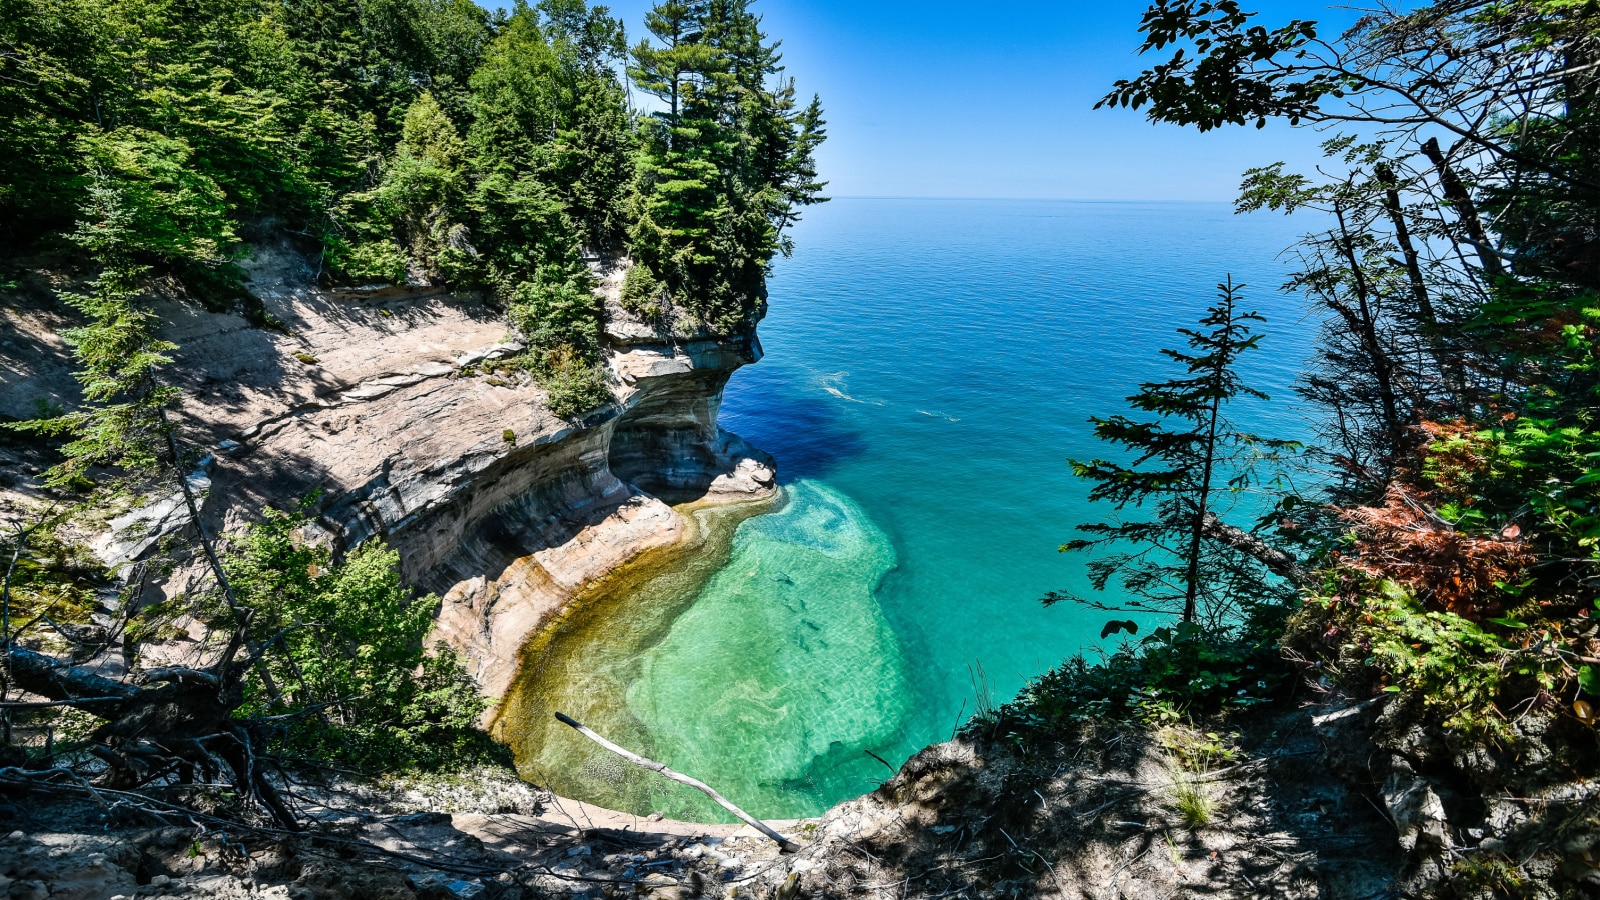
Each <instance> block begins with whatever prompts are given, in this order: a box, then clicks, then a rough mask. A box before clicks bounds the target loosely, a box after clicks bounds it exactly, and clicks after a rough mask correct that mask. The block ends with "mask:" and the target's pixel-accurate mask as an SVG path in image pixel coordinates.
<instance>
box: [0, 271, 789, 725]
mask: <svg viewBox="0 0 1600 900" xmlns="http://www.w3.org/2000/svg"><path fill="white" fill-rule="evenodd" d="M246 269H247V271H248V273H249V277H250V280H249V282H248V287H249V288H250V290H251V292H252V293H253V294H254V296H255V297H257V298H259V300H260V303H261V306H262V309H263V311H264V313H265V314H266V317H267V321H269V322H277V323H281V327H270V328H261V327H256V326H253V325H252V324H251V323H250V322H248V321H246V319H245V318H243V317H241V316H239V315H236V314H232V313H217V312H208V311H206V310H204V309H202V308H200V307H198V306H196V305H195V304H193V303H192V302H187V301H184V300H182V299H179V298H177V297H161V298H158V299H157V300H156V305H157V307H158V311H159V312H160V314H161V316H162V318H163V320H164V321H165V322H167V323H168V326H167V334H166V336H167V337H168V338H169V339H170V340H172V341H173V342H175V343H176V344H178V345H179V347H180V350H179V351H178V352H177V354H176V356H175V359H174V362H173V365H171V366H170V367H169V369H168V371H169V373H170V374H169V377H170V378H171V379H172V380H173V381H175V382H176V383H177V384H178V385H179V386H181V387H182V388H183V390H184V397H185V400H184V404H183V408H182V410H181V415H180V421H181V423H182V426H181V427H182V431H183V436H184V439H185V441H186V442H188V443H189V444H191V445H195V446H200V447H203V448H208V449H209V450H210V451H211V453H212V456H211V458H210V459H209V460H207V461H205V463H204V469H203V471H200V472H197V473H195V475H193V476H191V478H192V482H191V483H193V484H196V485H199V486H202V487H205V488H206V489H207V499H206V504H205V516H206V517H207V518H208V519H209V520H210V521H209V524H210V525H211V526H212V527H213V528H214V529H217V530H227V529H232V528H237V527H239V526H240V525H242V524H244V523H246V522H248V521H250V520H251V519H252V518H254V517H256V516H258V515H259V514H260V511H261V509H262V508H263V507H266V506H273V507H277V508H283V509H287V508H290V507H292V506H293V505H294V504H295V503H297V502H299V501H300V500H301V499H302V498H305V497H307V496H311V495H313V494H314V493H315V494H316V496H317V500H316V502H315V507H314V508H315V512H316V515H317V523H318V527H320V528H321V529H322V530H323V531H324V532H325V534H324V535H323V537H324V538H325V539H327V540H330V541H332V542H333V543H335V544H336V545H338V546H340V547H350V546H354V545H356V544H358V543H360V542H362V541H365V540H368V539H370V538H372V537H375V536H377V537H382V538H383V539H385V540H387V541H388V542H389V543H390V544H391V545H392V546H394V547H395V548H396V549H397V550H398V551H399V552H400V555H401V559H402V561H403V562H402V565H403V571H404V574H405V576H406V578H407V579H408V580H410V581H411V582H412V583H414V584H416V585H418V586H419V587H420V588H423V589H425V590H429V591H434V592H437V593H439V594H440V595H442V596H443V597H444V598H445V602H444V605H443V609H442V610H441V612H440V615H439V624H438V634H439V635H440V636H442V637H443V638H444V639H446V640H447V641H449V642H450V643H451V644H452V645H454V646H456V647H457V648H459V649H461V650H462V651H464V652H465V653H466V654H467V657H468V659H469V664H470V665H471V666H472V668H473V670H474V671H475V673H476V675H477V676H478V678H479V680H480V681H481V683H482V684H483V686H484V689H485V690H486V691H487V692H488V693H489V694H490V695H491V696H497V695H499V694H500V693H501V691H502V690H503V689H504V687H505V686H506V684H507V683H508V682H509V680H510V678H511V677H512V675H513V674H514V671H515V660H516V652H517V649H518V648H519V647H520V645H521V644H522V642H523V640H524V639H525V638H526V637H527V636H528V635H529V634H530V633H531V632H532V631H533V630H534V629H535V628H536V627H537V625H538V624H539V622H540V621H542V620H543V619H544V618H545V617H546V616H548V615H550V614H551V613H552V612H554V611H555V610H557V609H558V608H559V607H560V606H561V605H562V603H564V602H565V600H566V599H568V598H569V597H570V596H571V595H572V593H573V592H574V591H576V590H578V589H579V588H581V587H582V586H583V585H584V584H586V583H587V582H588V581H590V580H592V579H594V578H595V577H597V576H599V575H601V574H604V573H605V572H606V571H609V570H610V569H611V568H614V567H615V566H617V565H618V564H620V563H621V562H623V561H625V560H627V559H629V558H631V557H632V556H634V555H635V554H637V553H639V552H641V551H643V550H645V549H647V548H650V547H654V546H660V545H662V544H665V543H669V542H671V541H673V540H675V539H676V538H677V537H678V536H679V535H680V533H681V532H682V530H683V527H684V524H683V520H682V519H681V517H679V515H678V514H677V513H676V512H674V511H673V510H672V508H671V507H670V506H669V505H668V504H667V502H665V501H664V499H663V498H666V500H675V499H679V498H685V497H689V496H704V495H708V494H709V495H716V496H731V497H750V496H759V495H763V494H766V493H768V492H770V491H771V490H772V484H773V469H772V463H771V460H770V459H769V458H768V457H766V456H765V455H763V454H761V453H759V452H758V451H755V450H752V449H751V448H749V447H747V446H745V444H744V443H743V442H742V441H741V440H739V439H738V438H737V437H736V436H733V435H730V434H726V433H724V432H722V431H720V430H719V429H718V427H717V409H718V405H719V402H720V399H721V395H722V389H723V386H724V385H725V384H726V383H727V381H728V378H729V376H730V375H731V374H732V373H733V372H734V370H736V369H738V368H739V367H740V366H743V365H747V364H749V363H753V362H755V361H756V360H758V359H759V358H760V355H761V349H760V344H759V343H758V341H757V339H756V337H755V335H754V333H750V334H746V335H742V336H739V337H736V338H724V339H717V338H712V337H710V336H708V335H706V334H704V333H701V332H696V331H694V330H692V329H687V328H684V327H681V326H678V327H672V326H661V325H651V324H649V323H644V322H640V321H637V320H634V319H631V318H630V317H629V316H627V314H626V313H624V312H623V311H622V310H621V308H620V307H619V306H618V305H617V304H616V302H615V295H616V290H617V287H618V286H619V284H620V277H621V272H620V270H619V269H616V268H601V267H598V266H597V272H598V274H599V275H600V276H601V284H602V288H601V291H602V293H603V294H605V295H606V300H607V302H606V309H607V315H606V317H605V318H606V323H605V328H604V335H605V337H604V340H605V347H606V349H605V353H606V359H607V365H608V367H609V369H610V371H611V374H612V379H613V387H614V394H615V397H616V399H615V402H614V403H612V404H610V405H608V406H606V407H604V408H601V409H598V410H595V411H592V412H591V413H589V414H587V415H586V416H585V417H584V418H583V419H581V420H579V421H568V420H563V419H560V418H557V417H555V416H553V415H552V414H551V413H550V412H549V410H548V407H547V405H546V403H545V397H544V394H543V392H542V391H541V390H540V389H539V388H538V387H537V385H535V384H534V383H533V382H532V380H531V379H529V378H528V377H527V376H526V375H521V374H515V373H507V372H499V373H496V371H495V369H496V363H497V362H498V361H499V360H501V359H504V358H506V357H509V356H511V355H513V354H515V353H516V352H517V351H519V350H520V349H521V347H520V345H519V344H518V343H517V342H516V340H515V338H514V336H513V335H511V334H510V333H509V332H508V329H507V325H506V323H505V321H504V319H503V317H502V316H501V315H500V314H499V313H498V312H497V311H495V310H493V309H491V308H489V307H488V306H487V305H486V304H485V303H484V302H483V301H482V300H481V299H479V298H476V297H472V296H456V295H452V294H449V293H446V292H443V291H441V290H438V289H435V288H428V287H414V288H373V289H368V290H356V291H339V292H332V291H328V290H325V289H322V288H320V287H318V286H317V284H316V272H315V271H314V269H313V267H312V264H311V263H310V262H308V261H307V260H306V259H305V258H304V257H303V256H301V255H300V254H298V253H296V252H295V251H294V250H293V249H292V248H290V247H288V246H285V245H272V246H262V247H257V248H255V252H254V254H253V256H252V258H251V259H250V260H249V261H248V263H247V265H246ZM65 284H66V279H65V278H63V279H62V282H61V283H59V284H55V285H45V284H42V283H39V282H37V281H36V282H33V283H31V284H24V285H22V289H21V290H20V291H19V292H18V295H17V296H16V297H15V298H14V299H13V300H12V302H11V304H10V306H9V308H7V309H5V310H4V311H3V315H0V415H4V416H7V417H11V418H31V417H33V416H35V415H37V414H38V411H39V405H40V404H41V403H46V404H57V405H70V404H71V403H72V402H74V399H75V397H76V390H75V388H76V386H75V383H74V382H73V380H72V378H71V372H72V361H71V358H70V353H69V348H68V347H66V346H65V344H64V343H63V341H62V340H61V338H60V337H59V334H60V332H61V331H62V330H63V329H64V328H66V327H70V325H71V324H72V323H71V321H70V320H69V319H68V318H67V317H66V316H65V314H64V313H63V312H62V309H61V306H60V304H59V302H57V301H55V300H54V299H53V298H51V297H50V295H49V290H48V289H49V288H55V289H60V288H62V287H64V286H65ZM22 454H23V451H18V450H17V449H16V448H11V449H10V450H7V451H6V456H5V458H4V459H3V460H0V478H3V480H4V483H5V485H6V486H8V488H9V489H10V490H24V489H25V485H26V477H25V476H26V475H27V474H28V473H27V471H26V470H27V469H28V468H29V467H30V465H31V466H34V467H36V466H37V460H28V459H26V458H24V457H23V455H22ZM174 506H175V504H174V502H173V501H172V500H171V498H163V497H159V496H158V497H153V498H143V499H142V500H141V501H140V502H139V503H138V504H137V505H136V506H135V507H134V508H131V509H127V510H114V511H109V512H108V515H107V522H106V524H105V527H104V528H103V529H102V530H101V533H99V534H97V535H94V536H93V542H94V546H95V548H96V551H97V552H98V553H99V554H100V555H101V556H102V557H103V558H104V559H105V560H106V561H107V562H108V563H111V564H114V565H123V564H126V563H128V562H130V561H133V560H135V559H137V558H138V557H140V556H141V555H142V554H144V553H146V552H148V551H149V550H150V549H151V546H152V545H153V543H154V540H155V539H156V538H157V537H159V536H160V534H161V533H162V532H163V531H170V530H171V529H173V528H177V527H181V526H182V524H183V521H182V520H183V518H184V517H183V516H182V515H173V514H172V513H174V512H176V510H175V509H174ZM117 512H120V513H121V515H112V514H111V513H117ZM182 577H183V575H182V573H179V574H178V575H175V576H173V578H174V579H177V580H178V582H179V583H181V579H182ZM172 586H173V585H168V588H169V589H170V588H171V587H172Z"/></svg>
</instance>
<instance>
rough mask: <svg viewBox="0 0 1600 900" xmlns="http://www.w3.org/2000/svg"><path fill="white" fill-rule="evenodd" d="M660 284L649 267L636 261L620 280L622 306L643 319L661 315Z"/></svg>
mask: <svg viewBox="0 0 1600 900" xmlns="http://www.w3.org/2000/svg"><path fill="white" fill-rule="evenodd" d="M661 300H662V285H661V281H660V280H659V279H657V278H656V276H655V273H654V272H651V271H650V267H649V266H647V265H645V264H643V263H636V264H634V266H633V267H632V268H630V269H628V274H627V276H626V277H625V278H623V280H622V296H621V302H622V308H623V309H625V310H627V311H628V312H631V313H633V314H634V315H636V316H639V317H640V318H644V319H654V318H656V317H658V316H660V315H661Z"/></svg>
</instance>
